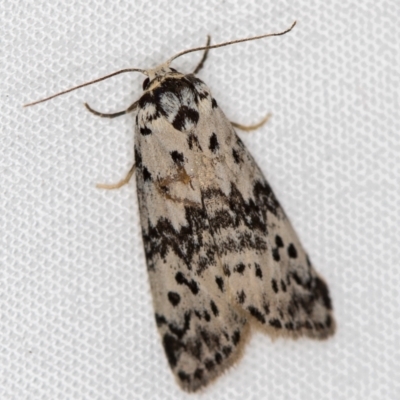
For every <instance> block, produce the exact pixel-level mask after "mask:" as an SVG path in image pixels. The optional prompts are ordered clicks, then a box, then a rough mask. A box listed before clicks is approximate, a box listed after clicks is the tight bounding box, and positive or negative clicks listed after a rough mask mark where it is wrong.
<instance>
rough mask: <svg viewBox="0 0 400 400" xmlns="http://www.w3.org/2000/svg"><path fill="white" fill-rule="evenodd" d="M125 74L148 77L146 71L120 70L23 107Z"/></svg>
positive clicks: (134, 69)
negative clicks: (139, 73) (138, 74)
mask: <svg viewBox="0 0 400 400" xmlns="http://www.w3.org/2000/svg"><path fill="white" fill-rule="evenodd" d="M125 72H141V73H142V74H144V75H147V71H145V70H143V69H137V68H127V69H121V70H119V71H117V72H113V73H112V74H109V75H106V76H103V77H101V78H98V79H95V80H93V81H90V82H86V83H83V84H81V85H78V86H74V87H72V88H70V89H67V90H63V91H62V92H59V93H56V94H53V95H51V96H49V97H46V98H44V99H41V100H37V101H34V102H33V103H28V104H24V105H23V107H30V106H34V105H35V104H39V103H43V102H45V101H47V100H51V99H54V97H58V96H61V95H62V94H66V93H69V92H72V91H73V90H76V89H80V88H83V87H85V86H89V85H92V84H93V83H97V82H101V81H104V80H105V79H108V78H111V77H112V76H115V75H119V74H123V73H125Z"/></svg>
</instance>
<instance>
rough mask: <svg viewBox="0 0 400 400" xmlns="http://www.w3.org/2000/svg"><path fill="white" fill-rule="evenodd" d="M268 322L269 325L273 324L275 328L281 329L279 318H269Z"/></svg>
mask: <svg viewBox="0 0 400 400" xmlns="http://www.w3.org/2000/svg"><path fill="white" fill-rule="evenodd" d="M269 324H270V325H271V326H273V327H274V328H277V329H281V328H282V324H281V321H279V319H277V318H274V319H270V320H269Z"/></svg>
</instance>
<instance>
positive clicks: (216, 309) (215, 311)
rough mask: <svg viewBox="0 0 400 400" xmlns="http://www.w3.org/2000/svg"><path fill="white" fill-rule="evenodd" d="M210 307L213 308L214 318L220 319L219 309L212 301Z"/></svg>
mask: <svg viewBox="0 0 400 400" xmlns="http://www.w3.org/2000/svg"><path fill="white" fill-rule="evenodd" d="M210 307H211V311H212V312H213V314H214V316H215V317H218V315H219V310H218V307H217V306H216V304H215V303H214V302H213V301H212V300H211V301H210Z"/></svg>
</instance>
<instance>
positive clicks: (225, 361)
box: [28, 24, 335, 392]
mask: <svg viewBox="0 0 400 400" xmlns="http://www.w3.org/2000/svg"><path fill="white" fill-rule="evenodd" d="M294 25H295V24H293V25H292V26H291V28H290V29H288V30H286V31H284V32H280V33H273V34H268V35H263V36H258V37H254V38H247V39H241V40H236V41H233V42H227V43H222V44H218V45H213V46H211V45H210V44H209V42H208V43H207V46H205V47H199V48H195V49H190V50H186V51H183V52H181V53H178V54H177V55H175V56H174V57H172V58H170V59H169V60H168V61H166V62H165V63H163V64H161V65H159V66H157V67H156V68H154V69H147V70H139V69H127V70H121V71H118V72H116V73H114V74H111V75H108V76H106V77H103V78H100V79H97V80H95V81H92V82H89V83H86V84H84V85H79V86H77V87H74V88H72V89H69V90H67V91H64V92H62V93H66V92H69V91H71V90H75V89H77V88H79V87H82V86H86V85H88V84H92V83H94V82H98V81H100V80H103V79H106V78H108V77H110V76H113V75H116V74H118V73H122V72H127V71H139V72H142V73H143V74H144V75H146V76H147V78H146V79H145V80H144V82H143V93H142V95H141V96H140V98H139V100H137V101H136V102H135V103H133V104H132V105H131V106H130V107H129V108H128V109H126V110H124V111H121V112H118V113H113V114H104V113H100V112H97V111H95V110H93V109H92V108H91V107H90V106H88V105H87V104H86V107H87V108H88V109H89V110H90V111H91V112H92V113H94V114H96V115H98V116H101V117H108V118H114V117H117V116H120V115H123V114H126V113H130V112H132V113H133V114H134V116H135V150H134V154H135V164H134V166H133V167H132V168H131V170H130V171H129V173H128V175H127V176H126V178H125V179H123V180H122V181H121V182H119V183H117V184H115V185H101V186H100V187H104V188H108V189H114V188H117V187H120V186H122V185H123V184H125V183H127V182H128V181H129V179H130V178H131V177H132V175H134V174H135V176H136V182H137V194H138V200H139V210H140V221H141V227H142V234H143V243H144V248H145V254H146V259H147V270H148V274H149V281H150V286H151V292H152V295H153V303H154V312H155V321H156V325H157V328H158V330H159V333H160V336H161V341H162V345H163V347H164V350H165V354H166V357H167V359H168V363H169V365H170V367H171V369H172V372H173V374H174V376H175V378H176V380H177V382H178V384H179V385H180V386H181V388H182V389H184V390H186V391H188V392H194V391H197V390H199V389H201V388H203V387H205V386H207V385H208V384H209V383H210V382H211V381H213V380H214V379H215V378H217V377H218V376H219V375H221V374H222V373H223V371H225V370H226V369H227V368H229V367H230V366H232V365H233V364H234V363H235V362H236V361H237V360H238V358H239V357H240V356H241V354H242V350H243V347H244V345H245V343H246V340H247V339H248V337H249V333H250V330H251V328H255V329H260V330H261V331H263V332H266V333H267V334H269V335H271V336H273V337H278V336H283V337H288V338H298V337H300V336H306V337H310V338H313V339H325V338H327V337H329V336H330V335H332V334H333V333H334V331H335V321H334V317H333V311H332V303H331V300H330V296H329V290H328V287H327V284H326V283H325V281H324V280H323V278H322V277H321V276H320V275H319V274H318V273H317V272H316V271H315V269H314V268H313V266H312V264H311V261H310V259H309V257H308V255H307V254H306V252H305V251H304V249H303V247H302V245H301V243H300V241H299V239H298V237H297V235H296V233H295V231H294V230H293V228H292V226H291V224H290V222H289V220H288V218H287V216H286V214H285V212H284V211H283V209H282V206H281V205H280V204H279V202H278V200H277V199H276V197H275V195H274V193H273V191H272V189H271V187H270V185H269V184H268V182H267V181H266V179H265V177H264V175H263V173H262V172H261V170H260V168H259V167H258V165H257V164H256V162H255V161H254V159H253V157H252V156H251V154H250V153H249V151H248V150H247V149H246V147H245V146H244V144H243V142H242V141H241V140H240V138H239V137H238V136H237V134H236V133H235V129H234V128H235V127H237V128H246V127H243V126H241V125H238V124H234V123H231V122H230V121H229V120H228V119H227V117H226V116H225V114H224V113H223V111H222V110H221V108H220V107H219V106H218V103H217V101H216V99H215V98H214V97H213V96H212V94H211V91H210V89H209V88H208V87H207V85H206V84H205V83H204V82H202V81H201V80H200V79H199V78H197V77H196V75H195V74H196V73H197V72H198V71H199V69H200V68H201V67H202V65H203V63H204V60H205V58H206V56H207V52H208V50H209V49H212V48H217V47H222V46H226V45H229V44H233V43H239V42H244V41H247V40H255V39H261V38H263V37H268V36H279V35H283V34H285V33H287V32H289V31H290V30H291V29H292V28H293V27H294ZM199 50H204V51H205V53H204V56H203V59H202V61H201V62H200V64H199V65H198V67H197V68H196V69H195V71H194V73H192V74H183V73H180V72H178V71H177V70H175V69H174V68H172V67H171V66H170V64H171V62H172V61H173V60H174V59H176V58H177V57H179V56H182V55H184V54H187V53H190V52H193V51H199ZM62 93H59V94H62ZM59 94H57V95H59ZM57 95H54V96H51V97H49V98H53V97H55V96H57ZM49 98H47V99H44V100H41V101H45V100H48V99H49ZM36 103H38V102H35V103H31V104H28V105H32V104H36ZM252 128H255V127H248V129H252Z"/></svg>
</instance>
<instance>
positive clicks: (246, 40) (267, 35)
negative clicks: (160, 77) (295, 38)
mask: <svg viewBox="0 0 400 400" xmlns="http://www.w3.org/2000/svg"><path fill="white" fill-rule="evenodd" d="M295 25H296V21H294V22H293V24H292V26H291V27H290V28H289V29H286V30H285V31H283V32H278V33H267V34H266V35H261V36H255V37H251V38H245V39H237V40H232V41H230V42H224V43H219V44H214V45H212V46H203V47H196V48H194V49H189V50H184V51H181V52H180V53H178V54H175V55H174V56H173V57H171V58H170V59H169V60H168V61H167V62H166V64H167V65H169V64H170V63H171V62H172V61H173V60H175V58H178V57H180V56H183V55H184V54H188V53H192V52H194V51H199V50H210V49H216V48H217V47H224V46H229V45H231V44H236V43H241V42H249V41H250V40H257V39H263V38H266V37H271V36H282V35H284V34H285V33H288V32H290V31H291V30H292V29H293V28H294V26H295Z"/></svg>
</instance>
